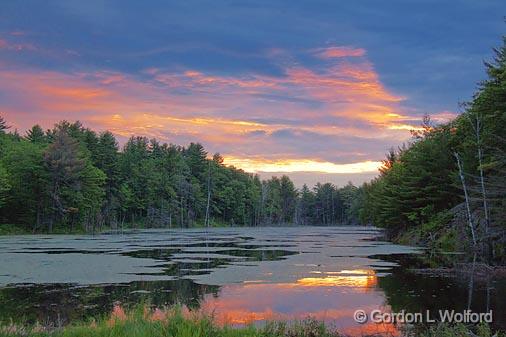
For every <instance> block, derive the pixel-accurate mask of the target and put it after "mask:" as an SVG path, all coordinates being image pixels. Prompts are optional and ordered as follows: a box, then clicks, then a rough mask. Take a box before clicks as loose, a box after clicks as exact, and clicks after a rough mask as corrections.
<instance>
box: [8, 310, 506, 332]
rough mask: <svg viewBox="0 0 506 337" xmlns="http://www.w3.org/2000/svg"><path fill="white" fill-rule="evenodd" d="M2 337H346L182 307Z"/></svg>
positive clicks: (318, 325) (315, 324)
mask: <svg viewBox="0 0 506 337" xmlns="http://www.w3.org/2000/svg"><path fill="white" fill-rule="evenodd" d="M402 335H403V336H410V337H493V336H496V337H499V336H504V335H501V334H498V333H496V334H495V335H492V332H491V331H490V328H489V327H488V326H486V325H481V326H478V327H477V329H476V330H475V332H472V331H471V330H469V329H468V328H467V327H465V326H463V325H455V326H449V325H445V324H441V325H436V326H433V327H431V328H429V329H427V330H425V331H417V332H407V331H405V332H404V333H403V334H402ZM0 337H343V336H342V335H340V334H339V333H338V332H337V331H331V330H330V329H328V328H327V327H326V326H325V324H324V323H322V322H319V321H316V320H313V319H306V320H303V321H298V322H292V323H290V324H287V323H284V322H272V323H268V324H266V325H265V326H262V327H255V326H252V325H251V326H246V327H230V326H219V325H217V324H215V322H213V319H212V317H210V316H206V315H204V314H201V313H190V312H188V311H183V310H181V309H180V308H178V307H174V308H171V309H168V310H163V311H162V310H159V309H154V310H151V309H148V308H147V307H138V308H136V309H134V310H131V311H129V312H128V313H125V312H124V311H123V309H122V308H121V307H119V306H116V307H115V308H114V310H113V312H112V314H111V316H110V317H107V318H103V319H100V320H98V321H96V320H91V321H89V322H80V323H76V324H73V325H68V326H66V327H64V328H51V327H43V326H40V325H35V326H32V327H23V326H17V325H14V324H11V325H6V326H2V327H0Z"/></svg>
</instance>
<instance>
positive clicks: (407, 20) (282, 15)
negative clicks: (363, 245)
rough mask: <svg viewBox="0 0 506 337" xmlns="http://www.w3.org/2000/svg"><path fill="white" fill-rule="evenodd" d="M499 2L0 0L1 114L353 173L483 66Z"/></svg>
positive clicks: (440, 109)
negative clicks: (65, 123) (77, 125)
mask: <svg viewBox="0 0 506 337" xmlns="http://www.w3.org/2000/svg"><path fill="white" fill-rule="evenodd" d="M505 14H506V2H504V1H503V0H497V1H494V0H490V1H487V0H484V1H474V0H472V1H471V0H456V1H440V0H439V1H431V0H425V1H415V0H395V1H376V0H369V1H368V0H362V1H356V0H355V1H349V0H342V1H334V0H332V1H321V0H307V1H295V0H294V1H277V0H268V1H262V0H257V1H230V0H228V1H224V0H214V1H195V0H185V1H145V2H143V1H112V0H111V1H97V0H86V1H82V0H62V1H55V0H53V1H52V0H49V1H35V0H24V1H10V0H3V1H1V2H0V114H1V115H3V116H4V118H5V119H6V120H7V122H8V124H9V125H11V126H12V128H13V129H17V130H18V131H19V132H20V133H21V134H23V133H24V132H25V131H26V129H28V128H30V127H31V126H32V125H34V124H36V123H38V124H40V125H42V126H43V127H44V128H50V127H51V126H52V125H53V124H54V123H56V122H58V121H60V120H63V119H65V120H69V121H75V120H80V121H81V122H82V123H83V124H84V125H85V126H87V127H90V128H92V129H95V130H97V131H103V130H110V131H112V132H113V133H114V134H115V135H116V136H117V138H118V140H119V142H120V143H124V142H125V141H126V140H127V139H128V138H129V137H130V136H132V135H142V136H147V137H150V138H151V137H155V138H157V139H159V140H161V141H164V142H168V143H174V144H178V145H187V144H189V143H190V142H200V143H202V144H203V145H204V146H205V148H206V149H207V151H209V154H210V155H212V154H213V153H215V152H219V153H221V154H222V156H223V157H224V158H225V163H226V164H228V165H234V166H236V167H239V168H242V169H244V170H245V171H248V172H255V173H259V174H260V175H261V176H262V177H264V178H268V177H270V176H272V175H281V174H284V173H286V174H288V175H289V176H290V177H291V178H292V179H293V180H294V181H295V182H296V184H297V185H298V186H300V185H302V184H303V183H307V184H309V185H312V184H314V183H316V181H322V182H333V183H335V184H337V185H343V184H345V183H346V182H347V181H352V182H353V183H355V184H360V183H362V182H363V181H366V180H369V179H371V178H372V177H374V176H375V175H377V168H378V166H379V165H380V162H381V160H382V159H383V157H384V154H385V153H386V152H387V151H388V149H389V148H390V147H392V146H393V147H396V146H399V145H401V144H402V143H403V142H406V141H409V139H410V132H409V131H410V130H411V129H416V128H417V127H418V126H419V125H420V122H421V119H422V117H423V115H424V114H429V115H430V116H431V118H432V120H433V121H434V122H436V123H437V122H444V121H446V120H448V119H450V118H452V117H454V116H455V115H456V114H458V113H459V112H461V111H460V108H459V103H460V102H465V101H468V100H470V98H471V97H472V94H473V92H474V91H475V89H476V85H477V83H478V82H479V81H480V80H483V79H484V78H485V75H484V67H483V61H484V60H490V59H491V58H492V57H493V53H492V48H493V47H496V46H498V45H500V43H501V36H502V35H504V31H505V23H504V15H505Z"/></svg>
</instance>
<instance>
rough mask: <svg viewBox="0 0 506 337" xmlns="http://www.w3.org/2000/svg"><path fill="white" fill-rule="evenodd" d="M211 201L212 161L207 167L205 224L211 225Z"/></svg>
mask: <svg viewBox="0 0 506 337" xmlns="http://www.w3.org/2000/svg"><path fill="white" fill-rule="evenodd" d="M210 203H211V161H209V167H208V169H207V206H206V219H205V221H204V225H205V226H206V227H209V205H210Z"/></svg>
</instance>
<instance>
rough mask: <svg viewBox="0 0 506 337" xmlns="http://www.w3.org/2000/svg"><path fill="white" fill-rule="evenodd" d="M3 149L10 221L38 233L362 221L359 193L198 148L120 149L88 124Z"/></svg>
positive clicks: (33, 134) (130, 144)
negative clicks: (240, 165) (242, 164)
mask: <svg viewBox="0 0 506 337" xmlns="http://www.w3.org/2000/svg"><path fill="white" fill-rule="evenodd" d="M0 145H1V146H0V153H1V154H2V157H1V160H0V222H3V223H16V224H20V225H22V226H23V228H24V229H25V230H29V231H33V232H35V231H43V230H47V231H49V232H55V231H57V232H69V231H70V232H72V231H79V230H84V231H95V230H100V229H101V228H103V227H108V228H111V227H112V228H116V227H120V226H121V227H124V226H125V225H129V226H132V225H133V226H135V225H136V224H142V225H143V226H149V227H176V226H177V227H190V226H203V225H205V222H206V221H205V219H206V213H208V215H209V221H208V224H209V225H212V226H215V225H220V226H223V225H236V226H244V225H250V226H256V225H262V224H291V223H297V224H336V223H344V222H352V221H348V219H349V218H351V217H353V216H354V215H353V214H352V213H353V212H354V211H350V209H351V208H352V207H355V206H354V205H355V204H354V195H355V194H356V193H357V192H358V191H359V190H358V189H357V188H356V187H354V186H352V185H349V186H346V187H345V188H344V189H342V190H340V189H338V188H337V187H335V186H334V185H332V184H324V185H317V186H316V187H315V189H314V191H310V190H309V189H308V188H307V187H305V190H304V192H303V193H302V194H301V195H300V194H299V192H298V191H297V189H296V188H295V186H294V184H293V182H292V181H291V180H290V178H289V177H287V176H282V177H280V178H277V177H273V178H272V179H269V180H266V181H261V180H260V179H259V177H258V176H256V175H252V174H249V173H246V172H244V171H242V170H240V169H237V168H235V167H231V166H226V165H224V164H223V157H221V155H220V154H215V155H214V156H213V157H212V159H210V158H208V154H207V152H206V151H205V149H204V147H203V146H202V145H201V144H198V143H191V144H190V145H189V146H188V147H186V148H185V147H181V146H177V145H172V144H161V143H159V142H158V141H157V140H156V139H151V140H150V139H148V138H146V137H131V138H130V139H129V140H128V141H127V142H126V144H125V145H124V146H123V148H122V149H121V150H120V148H119V145H118V143H117V141H116V139H115V137H114V135H113V134H112V133H111V132H108V131H106V132H102V133H100V134H97V133H95V132H94V131H93V130H90V129H88V128H85V127H84V126H83V125H82V124H81V123H80V122H74V123H70V122H67V121H61V122H59V123H57V124H56V125H55V126H54V128H53V129H51V130H48V131H47V132H44V131H43V130H42V128H41V127H40V126H38V125H35V126H33V127H32V128H31V129H30V130H28V131H27V134H26V137H24V138H23V137H19V135H16V134H12V133H2V134H0ZM207 205H209V206H207Z"/></svg>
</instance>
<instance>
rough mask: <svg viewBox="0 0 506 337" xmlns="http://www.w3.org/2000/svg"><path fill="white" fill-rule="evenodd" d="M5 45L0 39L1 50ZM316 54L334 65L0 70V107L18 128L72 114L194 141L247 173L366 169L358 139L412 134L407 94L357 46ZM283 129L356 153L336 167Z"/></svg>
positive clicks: (103, 125)
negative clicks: (236, 70)
mask: <svg viewBox="0 0 506 337" xmlns="http://www.w3.org/2000/svg"><path fill="white" fill-rule="evenodd" d="M6 45H7V46H8V43H7V42H6V41H4V40H0V47H2V46H4V48H5V46H6ZM319 53H323V54H324V55H327V56H329V57H330V59H329V62H330V63H331V64H330V65H329V64H325V65H320V66H317V67H312V68H309V67H305V66H302V65H297V66H294V65H289V66H286V67H285V68H284V73H283V74H282V75H277V76H274V75H269V76H267V75H262V74H255V73H249V74H240V75H234V76H232V75H223V74H209V73H204V72H202V71H199V70H195V69H187V70H184V71H178V72H175V71H167V70H163V69H156V68H151V69H147V70H145V71H144V72H142V74H139V76H135V75H129V74H125V73H120V72H112V71H99V72H80V73H63V72H56V71H39V70H33V69H23V70H17V71H13V70H7V69H1V68H0V74H1V76H0V90H2V92H4V94H5V97H8V99H6V100H4V102H2V107H1V108H2V111H3V112H4V113H7V116H6V117H7V118H8V120H9V121H10V122H11V124H12V125H14V126H15V127H18V128H19V129H21V130H23V129H27V128H29V127H31V125H32V124H34V123H36V122H40V119H41V117H40V116H43V118H44V119H46V120H47V121H48V122H47V125H44V126H45V127H50V126H51V125H50V123H49V121H52V122H56V121H57V120H60V119H69V120H76V119H79V120H81V121H83V122H85V123H89V124H91V126H92V127H94V128H97V129H99V130H103V129H109V130H111V131H113V132H114V133H115V134H117V135H120V136H122V137H129V136H130V135H133V134H140V135H145V136H148V137H157V138H159V139H161V140H163V141H168V142H174V143H178V144H180V143H183V144H184V143H186V142H188V141H200V142H203V143H204V145H206V147H207V148H209V149H210V151H221V152H224V154H225V158H226V162H227V163H229V164H233V165H235V166H237V167H240V168H243V169H245V170H247V171H251V172H259V171H269V172H298V171H311V172H326V173H350V174H352V173H361V172H373V171H375V170H376V168H377V167H378V159H379V158H377V157H375V154H373V153H369V154H368V153H367V149H362V148H360V142H361V141H363V140H364V139H366V140H370V139H373V140H377V141H378V142H384V143H385V148H387V147H388V146H389V144H391V143H392V142H397V141H399V140H400V139H405V138H406V137H407V136H409V133H408V132H407V130H406V129H407V127H406V126H405V125H408V124H409V121H407V119H408V118H407V117H406V116H405V115H404V114H403V113H402V108H401V106H400V103H401V102H402V101H403V99H404V98H403V97H401V96H399V95H397V94H394V93H392V92H391V91H390V90H388V89H387V88H386V87H385V86H384V85H383V84H382V83H381V81H380V79H379V76H378V74H377V73H376V72H375V70H374V68H373V66H372V65H371V64H370V63H369V62H368V61H367V60H366V59H365V58H364V55H365V51H364V50H362V49H355V48H351V47H332V48H327V49H321V50H320V51H319ZM276 55H277V54H276ZM340 55H341V56H340ZM344 56H354V57H358V60H357V61H358V62H354V63H347V62H345V61H343V60H341V59H340V58H342V57H344ZM140 75H142V76H140ZM283 130H293V132H290V134H289V135H288V136H286V137H306V138H305V139H307V140H304V141H309V142H310V141H311V139H310V136H307V135H314V136H316V137H326V138H325V139H328V140H330V139H336V140H338V139H351V138H355V139H356V141H355V143H354V144H350V145H351V146H352V147H354V148H355V149H354V150H353V151H355V153H356V156H357V159H356V160H352V161H349V162H348V163H346V164H337V163H336V162H337V159H338V158H335V161H336V162H334V159H329V158H323V157H322V156H321V155H320V156H318V155H315V154H313V153H312V152H313V151H311V150H309V149H308V150H304V149H302V147H303V146H301V144H302V143H301V142H303V141H302V140H300V141H299V142H298V143H296V142H290V141H289V140H287V141H286V142H285V143H284V144H282V145H280V144H281V143H280V142H281V141H282V140H280V138H279V137H277V138H276V135H277V134H280V133H282V132H283ZM285 134H286V133H285ZM252 135H257V136H252ZM287 139H288V138H287ZM350 141H351V140H350ZM350 141H348V140H347V142H350ZM328 143H329V144H327V142H326V143H323V144H318V146H320V147H321V148H322V149H323V152H333V153H334V152H339V150H340V151H341V152H342V151H344V149H330V148H329V146H331V143H332V142H328ZM350 145H347V146H348V147H349V146H350ZM308 148H309V147H308ZM325 149H328V151H325ZM358 149H360V151H359V150H358ZM348 151H352V150H348ZM381 153H383V152H381ZM253 155H254V156H253ZM364 156H368V158H364ZM273 158H276V160H273ZM308 158H311V159H308ZM358 158H360V159H358ZM341 162H342V161H341Z"/></svg>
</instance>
